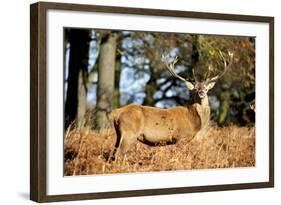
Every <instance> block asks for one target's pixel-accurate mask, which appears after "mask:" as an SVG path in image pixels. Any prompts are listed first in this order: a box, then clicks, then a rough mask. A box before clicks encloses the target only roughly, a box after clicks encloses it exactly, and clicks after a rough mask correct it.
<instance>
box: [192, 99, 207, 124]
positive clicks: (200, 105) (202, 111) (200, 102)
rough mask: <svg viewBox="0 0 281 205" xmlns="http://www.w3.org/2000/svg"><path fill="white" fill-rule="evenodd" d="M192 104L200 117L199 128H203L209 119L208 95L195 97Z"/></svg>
mask: <svg viewBox="0 0 281 205" xmlns="http://www.w3.org/2000/svg"><path fill="white" fill-rule="evenodd" d="M193 106H195V108H196V111H197V113H198V115H199V117H200V121H201V129H202V128H204V127H205V126H206V125H207V124H208V122H209V120H210V113H211V110H210V106H209V99H208V96H207V95H206V96H205V97H204V98H202V99H201V98H199V99H197V100H196V101H195V102H194V104H193Z"/></svg>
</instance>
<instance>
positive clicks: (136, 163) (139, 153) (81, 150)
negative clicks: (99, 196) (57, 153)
mask: <svg viewBox="0 0 281 205" xmlns="http://www.w3.org/2000/svg"><path fill="white" fill-rule="evenodd" d="M114 143H115V132H114V130H113V129H110V128H108V129H103V130H101V131H95V130H91V129H90V128H87V127H79V128H76V129H74V130H67V131H66V133H65V139H64V174H65V175H67V176H72V175H89V174H105V173H121V172H149V171H168V170H189V169H211V168H231V167H252V166H255V127H237V126H229V127H224V128H220V127H216V126H209V127H208V128H207V129H205V130H204V131H203V132H201V133H200V137H197V138H195V139H194V140H192V141H190V142H188V141H187V140H185V139H182V140H180V141H178V142H177V143H176V144H173V145H166V146H155V147H152V146H148V145H145V144H142V143H140V142H138V143H137V144H136V145H135V146H133V147H131V149H130V150H129V151H128V152H127V154H126V157H125V159H124V160H120V159H119V158H118V156H117V159H116V160H115V161H114V162H111V163H108V162H107V159H108V158H109V157H110V154H111V151H112V150H113V148H114Z"/></svg>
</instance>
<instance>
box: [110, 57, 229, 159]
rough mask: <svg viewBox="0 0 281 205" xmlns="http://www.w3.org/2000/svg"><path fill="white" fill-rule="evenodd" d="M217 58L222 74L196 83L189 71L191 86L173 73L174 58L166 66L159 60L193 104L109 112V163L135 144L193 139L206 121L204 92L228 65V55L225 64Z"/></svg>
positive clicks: (207, 107) (135, 106)
mask: <svg viewBox="0 0 281 205" xmlns="http://www.w3.org/2000/svg"><path fill="white" fill-rule="evenodd" d="M220 56H221V58H222V60H223V63H224V70H223V72H222V73H221V74H220V75H217V76H215V77H212V78H209V76H207V77H206V79H205V80H203V81H198V80H197V79H196V77H195V73H194V69H193V70H192V71H193V79H194V82H193V83H192V82H190V81H188V80H186V79H184V78H183V77H181V76H179V75H178V74H177V73H176V71H175V64H176V62H177V57H176V58H175V59H174V60H173V62H172V63H168V57H167V56H162V61H163V62H164V64H165V66H166V68H167V69H168V71H169V72H170V73H171V75H172V76H174V77H175V78H177V79H179V80H181V81H183V82H185V85H186V87H187V88H188V89H189V90H190V91H191V93H192V94H193V97H194V103H193V104H192V105H188V106H177V107H174V108H169V109H160V108H155V107H149V106H142V105H135V104H130V105H127V106H124V107H122V108H119V109H116V110H113V111H112V112H111V113H110V115H109V118H110V119H111V120H112V121H113V124H114V128H115V132H116V135H117V139H116V143H115V149H114V151H113V154H112V157H111V159H110V161H111V160H114V159H115V154H116V151H117V154H118V155H119V156H120V157H121V158H122V159H123V157H124V155H125V153H126V151H127V150H128V149H129V148H130V147H131V146H132V145H133V144H134V143H135V142H137V141H141V142H143V143H147V144H158V143H163V142H165V143H176V142H177V141H178V140H179V139H180V138H188V139H189V140H191V139H193V138H194V136H195V135H196V134H197V133H198V132H199V131H200V130H201V129H203V128H204V126H205V125H206V124H207V123H208V122H209V119H210V107H209V102H208V96H207V93H208V91H209V90H210V89H212V88H213V87H214V85H215V83H216V81H217V80H218V79H219V78H220V77H222V76H223V75H224V74H225V73H226V71H227V70H228V69H229V67H230V65H231V63H232V59H233V54H232V53H230V52H229V53H228V58H229V59H228V60H226V59H225V57H224V56H223V54H222V53H220ZM209 70H210V67H209ZM208 73H209V72H208Z"/></svg>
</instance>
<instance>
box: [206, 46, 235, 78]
mask: <svg viewBox="0 0 281 205" xmlns="http://www.w3.org/2000/svg"><path fill="white" fill-rule="evenodd" d="M219 54H220V56H221V58H222V60H223V64H224V70H223V72H222V73H221V74H219V75H217V76H215V77H213V78H210V79H208V81H209V82H214V81H216V80H218V79H219V78H221V77H222V76H223V75H224V74H225V73H226V71H227V70H228V69H229V68H230V66H231V64H232V60H233V53H232V52H230V51H228V56H229V60H228V63H227V61H226V59H225V57H224V56H223V54H222V52H221V51H219Z"/></svg>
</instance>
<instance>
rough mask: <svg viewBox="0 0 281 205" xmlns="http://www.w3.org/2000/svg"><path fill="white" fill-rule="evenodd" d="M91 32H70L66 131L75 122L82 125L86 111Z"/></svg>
mask: <svg viewBox="0 0 281 205" xmlns="http://www.w3.org/2000/svg"><path fill="white" fill-rule="evenodd" d="M89 40H90V39H89V32H88V31H87V30H80V29H71V30H70V31H69V43H70V53H69V68H68V78H67V93H66V102H65V129H67V127H68V126H69V125H70V124H71V123H72V122H74V121H76V123H77V124H79V123H81V121H82V119H83V117H84V114H85V111H86V94H87V88H86V84H85V78H84V77H85V76H86V74H87V66H88V52H89ZM66 69H67V68H66Z"/></svg>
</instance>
